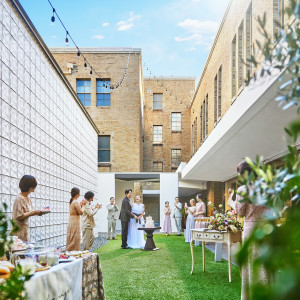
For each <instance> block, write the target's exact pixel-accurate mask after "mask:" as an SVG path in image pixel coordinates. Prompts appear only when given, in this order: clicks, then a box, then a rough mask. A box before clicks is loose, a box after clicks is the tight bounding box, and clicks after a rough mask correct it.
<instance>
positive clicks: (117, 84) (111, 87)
mask: <svg viewBox="0 0 300 300" xmlns="http://www.w3.org/2000/svg"><path fill="white" fill-rule="evenodd" d="M47 1H48V2H49V4H50V6H51V8H52V17H51V22H53V23H54V22H55V16H56V17H57V19H58V20H59V22H60V24H61V25H62V27H63V28H64V30H65V31H66V38H65V42H66V46H67V47H68V46H69V38H70V40H71V41H72V43H73V44H74V46H75V47H76V49H77V58H78V60H80V57H82V58H83V59H84V68H85V70H87V68H88V66H89V68H90V75H93V72H94V73H95V74H96V75H97V76H98V77H99V79H100V80H101V81H103V82H106V81H105V78H102V76H101V75H100V74H99V73H98V72H97V71H96V69H95V68H94V67H93V66H92V65H91V64H90V62H89V61H88V60H87V58H86V56H85V55H84V54H83V53H82V51H81V50H80V49H79V47H78V46H77V44H76V42H75V41H74V39H73V37H72V36H71V34H70V32H69V30H68V29H67V28H66V26H65V24H64V23H63V21H62V20H61V18H60V17H59V15H58V13H57V11H56V9H55V8H54V6H53V5H52V3H51V1H50V0H47ZM131 52H132V50H130V51H129V54H128V58H127V63H126V67H125V69H124V73H123V76H122V78H121V79H120V80H119V81H118V82H117V83H116V84H115V85H111V84H108V83H103V87H105V88H109V89H110V90H116V89H118V88H119V87H120V86H121V85H122V83H123V81H124V79H125V77H126V74H127V70H128V66H129V61H130V55H131Z"/></svg>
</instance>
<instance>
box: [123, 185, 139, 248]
mask: <svg viewBox="0 0 300 300" xmlns="http://www.w3.org/2000/svg"><path fill="white" fill-rule="evenodd" d="M131 197H132V189H128V190H125V198H124V199H123V201H122V206H121V212H120V216H119V219H120V220H121V227H122V244H121V248H122V249H130V247H128V245H127V235H128V223H129V221H130V219H131V218H134V219H137V217H136V216H135V215H134V214H133V213H132V212H131V205H130V198H131Z"/></svg>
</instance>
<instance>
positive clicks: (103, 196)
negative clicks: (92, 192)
mask: <svg viewBox="0 0 300 300" xmlns="http://www.w3.org/2000/svg"><path fill="white" fill-rule="evenodd" d="M97 177H98V178H97V192H98V197H97V198H98V201H97V203H100V204H102V208H101V209H100V210H99V211H98V212H97V214H96V215H95V217H94V218H95V223H96V227H95V228H94V232H95V234H97V233H98V232H107V209H106V206H107V204H109V198H110V197H115V174H113V173H98V175H97ZM95 204H96V203H93V205H95Z"/></svg>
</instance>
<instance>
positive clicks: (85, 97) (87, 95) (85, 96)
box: [76, 79, 91, 106]
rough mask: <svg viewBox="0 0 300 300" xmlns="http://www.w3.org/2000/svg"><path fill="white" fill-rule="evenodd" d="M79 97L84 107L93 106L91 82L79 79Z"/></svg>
mask: <svg viewBox="0 0 300 300" xmlns="http://www.w3.org/2000/svg"><path fill="white" fill-rule="evenodd" d="M76 83H77V96H78V98H79V100H80V101H81V103H82V104H83V105H84V106H91V81H90V80H85V79H77V82H76Z"/></svg>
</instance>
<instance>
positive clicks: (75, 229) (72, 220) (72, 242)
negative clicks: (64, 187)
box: [66, 187, 86, 251]
mask: <svg viewBox="0 0 300 300" xmlns="http://www.w3.org/2000/svg"><path fill="white" fill-rule="evenodd" d="M79 196H80V190H79V189H78V188H76V187H74V188H72V190H71V199H70V205H69V208H70V217H69V223H68V228H67V246H66V250H67V251H80V216H81V215H82V214H83V210H82V206H85V204H86V200H83V201H82V202H81V203H79V201H78V200H77V199H78V197H79Z"/></svg>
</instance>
